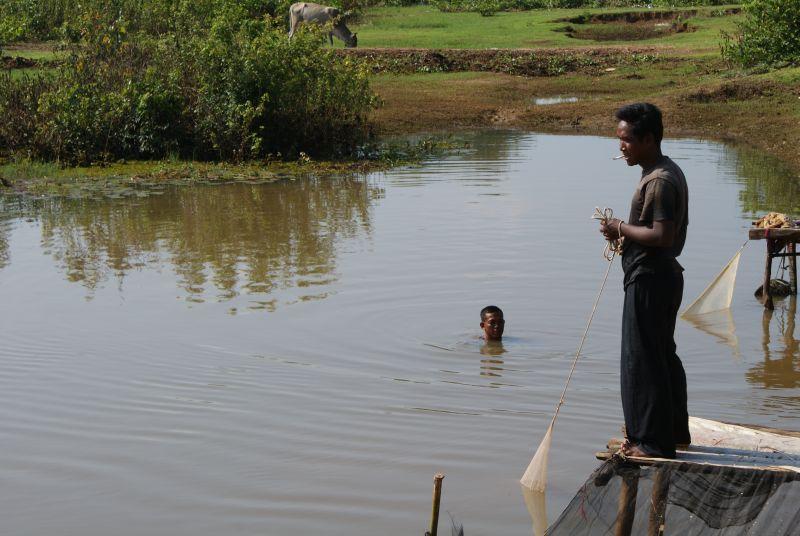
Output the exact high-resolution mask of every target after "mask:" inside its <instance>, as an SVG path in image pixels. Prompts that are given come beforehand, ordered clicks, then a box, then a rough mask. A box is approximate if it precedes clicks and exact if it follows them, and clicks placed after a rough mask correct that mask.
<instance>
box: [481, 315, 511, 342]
mask: <svg viewBox="0 0 800 536" xmlns="http://www.w3.org/2000/svg"><path fill="white" fill-rule="evenodd" d="M505 327H506V321H505V320H503V314H502V313H488V314H487V315H486V316H485V317H484V318H483V321H482V322H481V329H482V330H483V338H484V339H486V340H487V341H499V340H500V339H502V338H503V329H505Z"/></svg>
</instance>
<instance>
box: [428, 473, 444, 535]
mask: <svg viewBox="0 0 800 536" xmlns="http://www.w3.org/2000/svg"><path fill="white" fill-rule="evenodd" d="M442 480H444V475H443V474H442V473H436V474H435V475H433V505H432V507H431V529H430V530H429V531H427V532H426V533H425V536H436V534H437V533H438V531H439V502H440V501H441V498H442Z"/></svg>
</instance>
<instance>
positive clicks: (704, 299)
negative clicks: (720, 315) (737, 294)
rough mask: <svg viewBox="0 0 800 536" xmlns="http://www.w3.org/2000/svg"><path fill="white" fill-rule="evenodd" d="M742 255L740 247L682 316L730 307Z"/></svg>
mask: <svg viewBox="0 0 800 536" xmlns="http://www.w3.org/2000/svg"><path fill="white" fill-rule="evenodd" d="M742 248H744V246H742ZM741 256H742V249H741V248H740V249H739V251H737V252H736V255H734V256H733V258H732V259H731V260H729V261H728V264H726V265H725V267H724V268H723V269H722V271H721V272H720V273H719V274H717V277H715V278H714V280H713V281H712V282H711V284H710V285H708V286H707V287H706V289H705V290H704V291H703V292H702V293H701V294H700V296H698V298H697V299H696V300H695V301H693V302H692V304H691V305H689V307H687V308H686V310H685V311H684V312H683V313H682V314H681V316H683V317H687V316H694V315H702V314H706V313H710V312H712V311H720V310H723V309H728V308H729V307H730V306H731V301H732V300H733V289H734V287H735V286H736V270H737V269H738V268H739V258H741Z"/></svg>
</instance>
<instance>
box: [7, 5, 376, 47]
mask: <svg viewBox="0 0 800 536" xmlns="http://www.w3.org/2000/svg"><path fill="white" fill-rule="evenodd" d="M346 1H348V0H346ZM359 1H360V0H359ZM291 3H292V2H291V0H3V1H2V2H0V41H16V40H21V39H58V38H61V37H67V38H71V39H73V40H76V39H78V38H79V37H80V26H81V24H82V22H81V20H82V19H83V18H85V17H86V16H87V15H91V14H92V13H107V14H110V15H111V16H114V17H117V18H120V19H124V20H126V21H127V23H128V28H129V30H130V31H132V32H138V31H142V32H145V33H148V34H150V35H163V34H166V33H170V32H175V31H179V30H181V29H187V28H195V29H196V28H203V29H206V28H208V27H210V25H211V23H212V22H213V20H214V18H215V17H216V16H217V15H218V14H219V13H221V12H224V11H225V10H226V9H228V8H229V7H232V6H233V7H237V8H241V9H242V10H243V11H244V12H245V13H247V16H248V17H249V18H252V19H260V18H262V17H263V16H264V15H271V16H276V15H282V16H286V14H287V13H288V10H289V5H290V4H291Z"/></svg>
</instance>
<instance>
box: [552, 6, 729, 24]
mask: <svg viewBox="0 0 800 536" xmlns="http://www.w3.org/2000/svg"><path fill="white" fill-rule="evenodd" d="M741 12H742V9H741V8H739V7H734V8H727V9H712V10H710V11H709V10H704V11H702V12H701V11H699V10H697V9H682V10H673V11H627V12H623V13H596V14H587V15H578V16H577V17H565V18H563V19H556V20H555V22H569V23H571V24H596V23H601V24H602V23H609V22H627V23H637V22H647V21H671V20H675V19H687V18H689V17H696V16H698V15H704V16H712V17H725V16H728V15H738V14H739V13H741Z"/></svg>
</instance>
